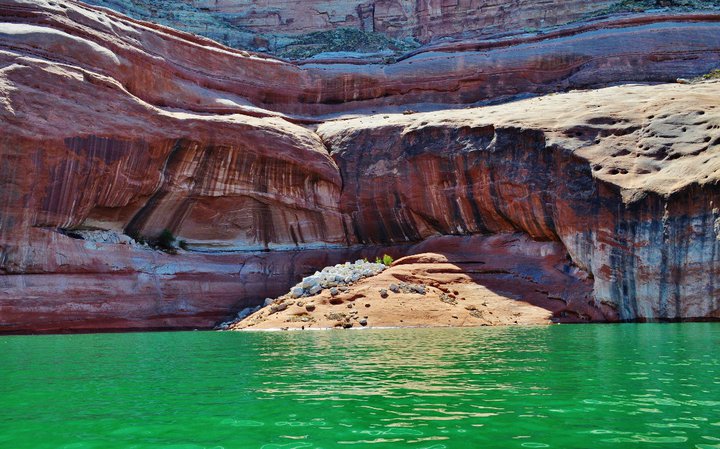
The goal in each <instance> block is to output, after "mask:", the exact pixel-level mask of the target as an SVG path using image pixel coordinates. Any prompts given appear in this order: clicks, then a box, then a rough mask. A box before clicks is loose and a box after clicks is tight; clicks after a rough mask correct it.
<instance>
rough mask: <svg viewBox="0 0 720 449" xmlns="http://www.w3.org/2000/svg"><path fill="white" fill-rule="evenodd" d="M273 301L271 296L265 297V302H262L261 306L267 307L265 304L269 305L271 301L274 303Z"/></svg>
mask: <svg viewBox="0 0 720 449" xmlns="http://www.w3.org/2000/svg"><path fill="white" fill-rule="evenodd" d="M274 302H275V300H274V299H272V298H265V302H264V303H263V307H267V306H269V305H270V304H272V303H274Z"/></svg>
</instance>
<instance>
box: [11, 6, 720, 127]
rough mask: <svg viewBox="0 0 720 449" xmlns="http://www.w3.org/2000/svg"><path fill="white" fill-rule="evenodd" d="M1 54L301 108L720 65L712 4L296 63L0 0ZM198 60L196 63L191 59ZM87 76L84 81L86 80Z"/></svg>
mask: <svg viewBox="0 0 720 449" xmlns="http://www.w3.org/2000/svg"><path fill="white" fill-rule="evenodd" d="M0 5H2V9H0V20H1V21H2V22H3V28H2V30H0V33H1V34H0V45H3V47H4V48H6V49H7V50H8V51H9V53H8V55H7V56H6V57H4V61H7V62H8V63H9V61H11V60H12V58H14V57H17V56H13V55H33V56H34V57H35V58H40V59H42V60H44V61H38V64H50V65H51V66H52V65H54V64H61V65H69V66H71V67H76V68H81V71H84V72H90V73H91V75H88V78H93V79H94V80H95V81H94V83H95V84H108V83H109V84H114V85H116V86H118V87H122V89H123V90H126V91H127V92H129V93H130V94H132V96H133V97H134V98H137V99H140V100H142V101H143V102H146V103H148V104H150V105H153V106H155V107H158V108H163V109H166V110H167V109H169V108H172V109H173V110H177V109H180V110H182V111H191V112H196V113H211V114H224V115H227V114H232V113H241V114H245V115H254V116H268V115H280V114H291V115H296V116H298V117H294V120H295V121H307V120H309V119H311V118H310V117H308V116H318V115H323V114H338V113H342V112H348V111H352V112H354V113H369V112H370V111H373V110H379V109H381V108H383V109H394V110H396V111H398V110H400V111H401V110H403V109H416V110H419V109H422V108H424V107H429V106H431V107H435V108H436V107H439V105H442V106H443V107H447V106H450V107H452V106H455V107H457V106H458V105H467V104H472V103H475V102H481V101H486V100H490V99H497V98H499V97H511V96H514V95H519V94H528V93H548V92H555V91H558V90H564V89H568V88H573V87H587V86H597V85H604V84H608V83H617V82H626V81H674V80H675V79H676V78H677V77H692V76H696V75H699V74H702V73H706V72H708V71H710V70H711V69H713V68H715V67H716V66H717V65H718V64H720V15H718V14H699V15H660V16H638V17H631V18H621V19H608V20H606V21H598V22H592V23H590V24H576V25H573V26H572V27H569V28H567V29H565V28H563V29H559V30H556V31H554V32H553V33H549V34H546V35H539V36H521V37H516V38H507V39H499V40H490V41H480V42H474V41H471V42H462V41H461V42H455V43H451V44H447V45H441V46H438V47H430V48H428V49H425V50H423V51H420V52H417V53H415V54H414V55H412V56H409V57H407V58H405V59H403V60H401V61H399V62H397V63H395V64H390V65H383V64H367V65H364V64H362V61H360V62H361V64H357V62H358V61H355V62H354V63H353V64H350V63H347V61H343V60H341V61H335V62H333V61H325V62H313V63H308V64H304V65H300V66H298V65H293V64H290V63H287V62H283V61H280V60H276V59H272V58H269V57H263V56H258V55H252V54H248V53H245V52H240V51H236V50H231V49H229V48H227V47H223V46H221V45H219V44H217V43H214V42H212V41H209V40H206V39H202V38H200V37H197V36H193V35H189V34H185V33H180V32H177V31H174V30H170V29H167V28H162V27H159V26H156V25H152V24H148V23H144V22H137V21H133V20H131V19H128V18H125V17H123V16H120V15H119V14H116V13H112V12H110V11H97V10H94V9H92V8H90V7H87V6H84V5H83V4H80V3H74V2H57V3H55V2H52V5H51V4H50V3H46V2H45V1H44V0H43V1H40V2H35V1H33V2H30V1H29V0H2V3H0ZM198 60H202V64H200V65H198V64H197V61H198ZM86 82H87V83H91V82H93V81H86Z"/></svg>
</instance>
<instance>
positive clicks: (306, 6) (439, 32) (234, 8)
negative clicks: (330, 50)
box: [191, 0, 616, 42]
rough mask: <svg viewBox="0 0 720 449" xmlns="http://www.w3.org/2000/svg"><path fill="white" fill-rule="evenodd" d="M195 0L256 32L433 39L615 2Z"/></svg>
mask: <svg viewBox="0 0 720 449" xmlns="http://www.w3.org/2000/svg"><path fill="white" fill-rule="evenodd" d="M191 3H192V5H193V6H195V7H197V8H199V9H202V10H205V11H210V12H213V13H216V14H219V15H221V16H222V17H224V18H225V19H227V20H228V21H230V22H231V23H233V24H235V25H238V26H240V27H242V28H244V29H247V30H250V31H252V32H255V33H266V34H267V33H269V34H303V33H311V32H314V31H326V30H331V29H334V28H338V27H353V28H360V29H362V30H365V31H378V32H382V33H385V34H387V35H389V36H392V37H414V38H417V39H418V40H420V41H421V42H428V41H430V40H432V39H437V38H441V37H446V36H455V35H463V34H474V33H477V32H481V33H484V34H492V33H499V32H506V31H511V30H517V29H520V30H522V29H524V28H540V27H547V26H553V25H559V24H564V23H567V22H571V21H574V20H578V19H581V18H583V17H586V16H587V15H588V14H590V13H595V12H598V11H602V10H603V9H605V8H607V7H609V6H611V5H612V4H614V3H616V2H615V1H612V0H592V1H559V0H550V1H543V2H537V1H528V0H520V1H516V2H512V3H508V2H507V1H503V0H493V1H487V0H483V1H480V0H454V1H447V0H430V1H422V2H403V1H398V0H374V1H373V0H371V1H335V0H314V1H311V2H294V1H267V0H221V1H218V0H192V1H191Z"/></svg>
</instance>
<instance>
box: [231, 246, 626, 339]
mask: <svg viewBox="0 0 720 449" xmlns="http://www.w3.org/2000/svg"><path fill="white" fill-rule="evenodd" d="M408 253H409V254H413V255H411V256H408V257H404V258H402V259H400V260H398V261H396V262H395V263H393V265H392V267H391V268H390V269H388V270H386V271H384V272H382V273H381V274H379V275H377V276H375V277H373V278H368V279H364V280H362V281H360V282H358V283H356V284H353V285H352V286H350V287H349V288H348V289H347V290H345V291H339V292H337V291H336V292H333V291H331V290H323V292H322V293H320V294H318V295H314V296H311V297H305V298H299V299H298V298H293V297H292V295H284V296H281V297H280V298H279V299H278V300H276V301H275V302H274V303H273V304H271V305H269V306H268V307H265V308H264V309H261V310H260V311H258V312H256V313H254V314H253V315H250V316H249V317H248V318H246V319H244V320H242V321H239V322H238V323H236V324H233V325H231V326H230V328H231V329H236V330H237V329H250V330H253V329H285V328H287V329H300V328H304V329H317V328H334V327H338V328H347V327H355V328H358V327H389V326H487V325H503V324H547V323H548V322H588V321H612V320H615V319H617V315H616V313H615V310H614V309H612V308H611V307H608V306H596V305H595V303H594V301H593V300H592V282H591V281H589V280H588V279H587V278H586V277H584V276H582V272H581V271H580V270H578V269H577V268H576V267H574V266H573V265H572V263H571V262H570V261H569V259H568V258H567V254H566V252H565V249H564V248H563V246H562V245H560V244H559V243H557V242H535V241H532V240H530V239H529V238H528V237H527V235H522V234H501V235H497V236H491V237H484V236H473V237H467V236H444V237H435V238H431V239H428V240H427V241H425V242H423V243H421V244H419V245H416V246H414V247H412V248H410V249H408ZM578 275H580V276H578ZM406 286H412V287H415V289H412V288H407V287H406ZM333 293H335V294H333Z"/></svg>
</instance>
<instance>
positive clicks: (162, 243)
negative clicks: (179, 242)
mask: <svg viewBox="0 0 720 449" xmlns="http://www.w3.org/2000/svg"><path fill="white" fill-rule="evenodd" d="M174 243H175V236H174V235H173V233H172V231H170V230H169V229H167V228H166V229H163V230H162V232H161V233H160V235H158V236H157V238H156V239H155V242H154V245H153V246H154V247H155V248H157V249H159V250H161V251H165V252H166V253H170V254H175V253H176V252H177V250H176V249H175V245H174Z"/></svg>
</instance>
